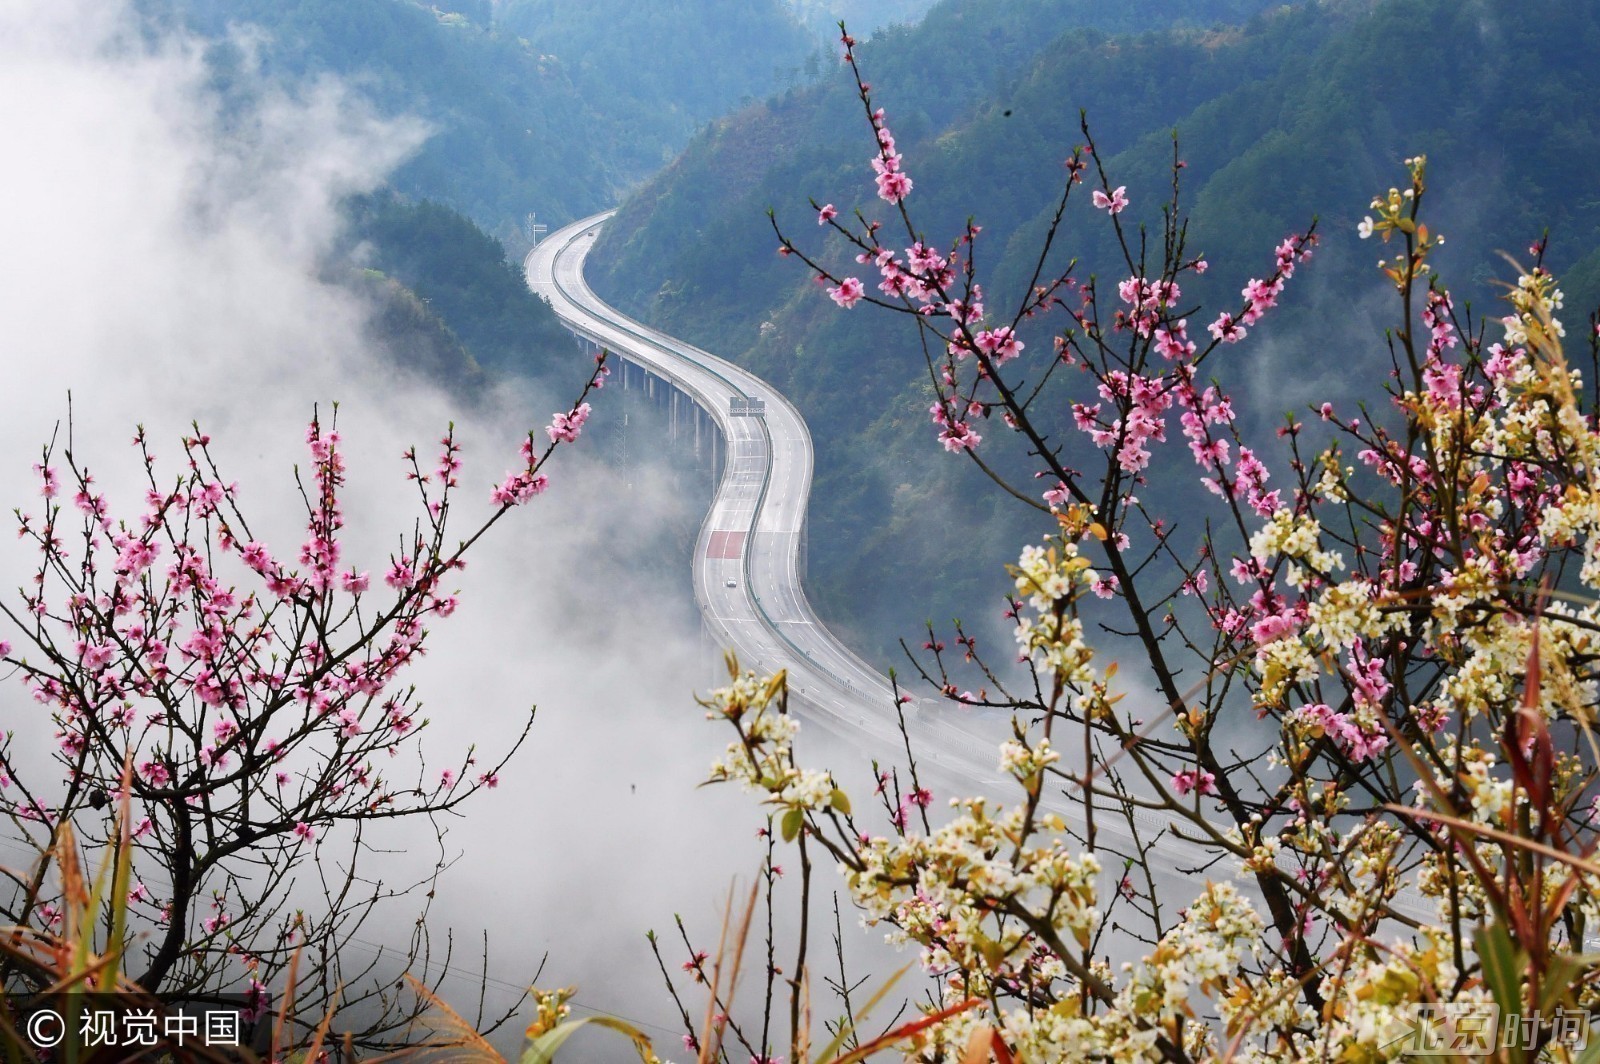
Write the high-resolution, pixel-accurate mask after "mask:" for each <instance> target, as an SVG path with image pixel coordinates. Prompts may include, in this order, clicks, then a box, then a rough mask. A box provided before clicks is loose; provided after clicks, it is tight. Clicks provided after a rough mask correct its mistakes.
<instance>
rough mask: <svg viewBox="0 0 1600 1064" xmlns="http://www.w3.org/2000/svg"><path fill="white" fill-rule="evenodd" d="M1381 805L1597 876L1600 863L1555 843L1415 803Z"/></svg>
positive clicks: (1388, 809)
mask: <svg viewBox="0 0 1600 1064" xmlns="http://www.w3.org/2000/svg"><path fill="white" fill-rule="evenodd" d="M1383 808H1384V809H1385V810H1387V811H1388V812H1391V813H1396V814H1399V815H1401V816H1412V817H1417V818H1419V819H1422V820H1432V821H1435V822H1437V823H1440V824H1443V825H1445V826H1446V827H1450V828H1455V829H1456V830H1458V831H1467V832H1471V833H1473V834H1475V835H1482V836H1483V837H1484V838H1486V839H1493V840H1494V841H1495V842H1498V843H1501V844H1503V845H1506V846H1511V847H1513V848H1515V849H1522V850H1527V851H1528V852H1530V853H1536V854H1539V855H1540V856H1542V857H1548V858H1550V859H1551V860H1552V861H1559V862H1560V863H1562V864H1564V865H1568V866H1569V867H1572V868H1575V869H1577V870H1578V871H1580V872H1586V873H1588V874H1589V875H1592V876H1600V864H1596V863H1595V862H1594V861H1591V860H1589V859H1588V858H1587V857H1580V856H1578V855H1577V854H1575V853H1567V852H1565V851H1563V850H1558V849H1556V848H1555V847H1554V846H1546V845H1545V844H1544V843H1542V842H1539V841H1538V840H1537V839H1530V838H1527V837H1526V836H1523V835H1513V834H1512V833H1511V832H1509V831H1501V830H1500V829H1499V828H1492V827H1490V826H1489V825H1487V824H1479V823H1477V822H1476V821H1472V820H1465V819H1463V818H1461V817H1458V816H1451V815H1450V814H1449V813H1439V812H1435V811H1434V810H1432V809H1421V808H1418V807H1416V806H1408V805H1394V804H1392V803H1386V804H1385V805H1384V807H1383Z"/></svg>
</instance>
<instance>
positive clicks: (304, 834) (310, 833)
mask: <svg viewBox="0 0 1600 1064" xmlns="http://www.w3.org/2000/svg"><path fill="white" fill-rule="evenodd" d="M294 833H295V837H296V838H300V839H304V840H305V841H306V842H310V841H311V840H312V839H314V838H316V837H317V829H316V828H313V827H312V826H311V825H310V824H307V823H306V822H305V821H304V820H302V821H299V822H298V823H296V824H295V826H294Z"/></svg>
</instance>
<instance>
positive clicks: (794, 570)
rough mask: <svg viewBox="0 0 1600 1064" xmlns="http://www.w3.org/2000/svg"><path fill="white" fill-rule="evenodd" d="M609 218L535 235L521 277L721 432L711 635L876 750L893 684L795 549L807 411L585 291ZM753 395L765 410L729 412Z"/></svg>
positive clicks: (565, 318) (807, 474) (805, 468)
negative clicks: (852, 642)
mask: <svg viewBox="0 0 1600 1064" xmlns="http://www.w3.org/2000/svg"><path fill="white" fill-rule="evenodd" d="M609 217H611V212H609V211H608V212H606V213H604V214H597V215H594V216H592V217H589V218H585V219H583V220H581V221H578V222H575V223H573V224H572V225H569V226H566V227H565V228H563V229H558V230H557V231H555V232H554V233H551V234H550V235H549V236H547V237H546V238H545V239H544V240H542V241H540V243H539V245H538V246H537V247H535V248H534V249H533V251H531V252H530V253H529V254H528V257H527V259H526V261H525V263H524V266H525V269H526V272H527V278H528V284H529V286H530V287H531V288H532V289H533V291H534V292H535V293H537V294H538V295H540V296H542V297H544V298H545V299H546V300H547V301H549V303H550V305H551V306H552V307H553V308H554V309H555V311H556V314H557V315H558V316H559V317H560V318H561V321H562V323H563V324H564V325H566V327H567V328H568V329H570V330H571V331H572V332H574V333H577V334H578V335H579V336H581V337H583V338H584V339H586V340H589V341H591V342H593V343H595V344H598V345H599V346H601V347H604V348H606V349H607V350H610V351H612V352H615V353H616V354H617V355H618V356H620V357H622V358H624V359H626V360H627V361H629V362H631V363H633V364H634V365H636V366H641V367H643V368H644V369H646V370H648V371H649V372H650V373H652V374H654V375H656V376H657V377H660V378H662V379H664V380H666V381H667V382H668V383H670V384H671V385H672V386H673V387H675V388H677V389H678V390H680V391H682V392H683V393H685V394H686V395H688V396H689V397H690V398H691V399H693V400H694V402H695V403H696V404H698V405H699V406H700V407H701V408H702V409H703V410H704V411H705V412H706V413H707V414H708V415H709V416H710V417H711V419H712V420H713V421H714V422H715V423H716V426H717V429H718V430H719V431H720V432H721V434H722V438H723V440H724V441H725V446H726V460H725V461H724V463H723V474H722V479H721V482H720V483H719V484H718V485H717V487H716V494H715V496H714V498H713V500H712V503H711V509H710V511H709V513H707V515H706V519H705V523H704V524H703V525H702V526H701V528H700V534H699V537H698V539H697V541H696V543H695V551H694V593H695V601H696V603H697V605H698V606H699V607H700V612H701V615H702V616H703V617H704V618H705V622H706V625H707V627H708V628H709V629H710V631H711V633H712V636H713V638H714V639H715V640H716V641H717V642H719V643H720V644H721V645H723V646H726V647H729V648H731V649H733V650H734V651H735V652H736V653H737V654H738V655H739V661H740V662H741V664H743V665H745V666H747V667H749V668H752V669H754V670H756V671H757V672H758V673H759V672H776V671H777V670H778V669H781V668H782V669H788V670H789V686H790V692H791V695H790V697H791V701H799V702H801V703H803V705H802V707H801V708H802V710H803V712H804V713H805V715H806V717H807V718H810V719H815V720H817V721H818V722H819V723H821V724H822V726H824V727H826V728H827V729H828V730H829V731H830V732H833V733H834V734H836V735H839V736H840V737H841V738H844V739H846V740H848V741H856V742H863V743H864V744H865V745H868V746H871V747H878V746H880V745H884V746H886V747H887V746H888V745H889V744H893V743H896V742H898V732H897V730H896V726H895V724H894V723H893V721H892V719H891V717H890V715H889V710H890V709H891V708H892V706H893V696H892V694H891V689H890V686H889V683H888V681H887V680H886V679H885V678H884V677H883V676H882V675H880V674H879V673H878V672H877V670H875V669H873V668H872V666H870V665H868V664H867V663H866V662H864V661H862V660H861V659H860V658H859V657H857V656H856V655H855V654H854V653H852V652H851V651H850V650H849V648H847V647H846V646H845V645H844V644H843V643H841V642H839V640H838V639H836V638H835V637H834V636H833V634H832V633H831V632H830V631H828V629H827V627H826V626H824V625H823V624H822V623H821V622H820V621H819V620H818V619H817V616H816V613H815V612H813V610H812V609H811V604H810V603H809V602H807V601H806V596H805V591H804V590H803V587H802V583H801V579H800V564H801V563H800V557H801V551H802V550H803V544H804V532H805V520H806V504H807V501H808V500H809V498H810V495H811V467H812V451H811V434H810V433H809V432H808V431H807V430H806V423H805V420H804V419H803V418H802V417H801V416H800V412H799V411H798V410H796V409H795V408H794V406H793V405H792V404H791V403H790V402H789V401H788V400H787V399H785V398H784V397H783V395H782V394H781V393H780V392H778V391H777V390H776V389H774V388H773V387H772V386H770V385H769V384H767V383H766V382H765V381H763V380H762V379H761V378H759V377H757V376H755V375H754V374H752V373H750V372H748V371H747V370H743V369H741V368H739V367H738V366H736V365H734V364H733V363H731V362H729V361H727V360H726V359H723V358H719V357H717V356H716V355H713V354H711V353H709V352H707V351H702V350H700V349H699V348H697V347H693V346H691V345H689V344H686V343H683V342H682V341H681V340H677V339H674V338H673V337H671V336H668V335H666V334H665V333H662V332H659V331H657V330H655V329H652V328H650V327H649V326H647V325H645V324H643V323H641V322H638V321H634V320H633V319H632V318H629V317H627V316H626V315H624V314H622V313H620V312H619V311H617V310H614V309H613V308H611V307H609V306H607V305H606V304H605V303H604V302H602V301H601V300H600V299H599V297H598V296H596V295H595V294H594V292H593V291H591V290H590V288H589V286H588V284H587V283H586V282H585V281H584V278H583V263H584V258H585V256H586V255H587V254H588V251H589V248H590V247H592V246H593V244H594V240H595V237H596V235H597V234H598V233H599V231H600V227H601V225H602V224H604V222H605V221H606V219H608V218H609ZM730 400H732V402H730ZM751 400H756V401H758V402H759V403H760V404H761V405H762V406H764V408H765V409H764V412H763V413H758V414H750V413H744V412H739V413H735V412H734V411H733V409H732V408H733V407H735V406H738V407H741V408H745V407H748V406H750V405H752V404H751Z"/></svg>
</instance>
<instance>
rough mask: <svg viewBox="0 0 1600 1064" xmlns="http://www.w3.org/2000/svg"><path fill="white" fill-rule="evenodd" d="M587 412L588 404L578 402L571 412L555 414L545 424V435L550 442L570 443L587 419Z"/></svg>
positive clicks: (588, 409) (588, 410) (575, 438)
mask: <svg viewBox="0 0 1600 1064" xmlns="http://www.w3.org/2000/svg"><path fill="white" fill-rule="evenodd" d="M589 413H590V408H589V404H588V403H579V404H578V405H577V406H575V407H573V408H572V412H571V413H567V414H556V415H555V416H554V420H552V421H551V423H550V424H549V425H548V426H546V428H545V430H544V431H545V435H547V436H549V437H550V442H551V443H572V442H574V441H576V440H577V438H578V434H579V433H581V432H582V431H583V425H584V422H586V421H588V420H589Z"/></svg>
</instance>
